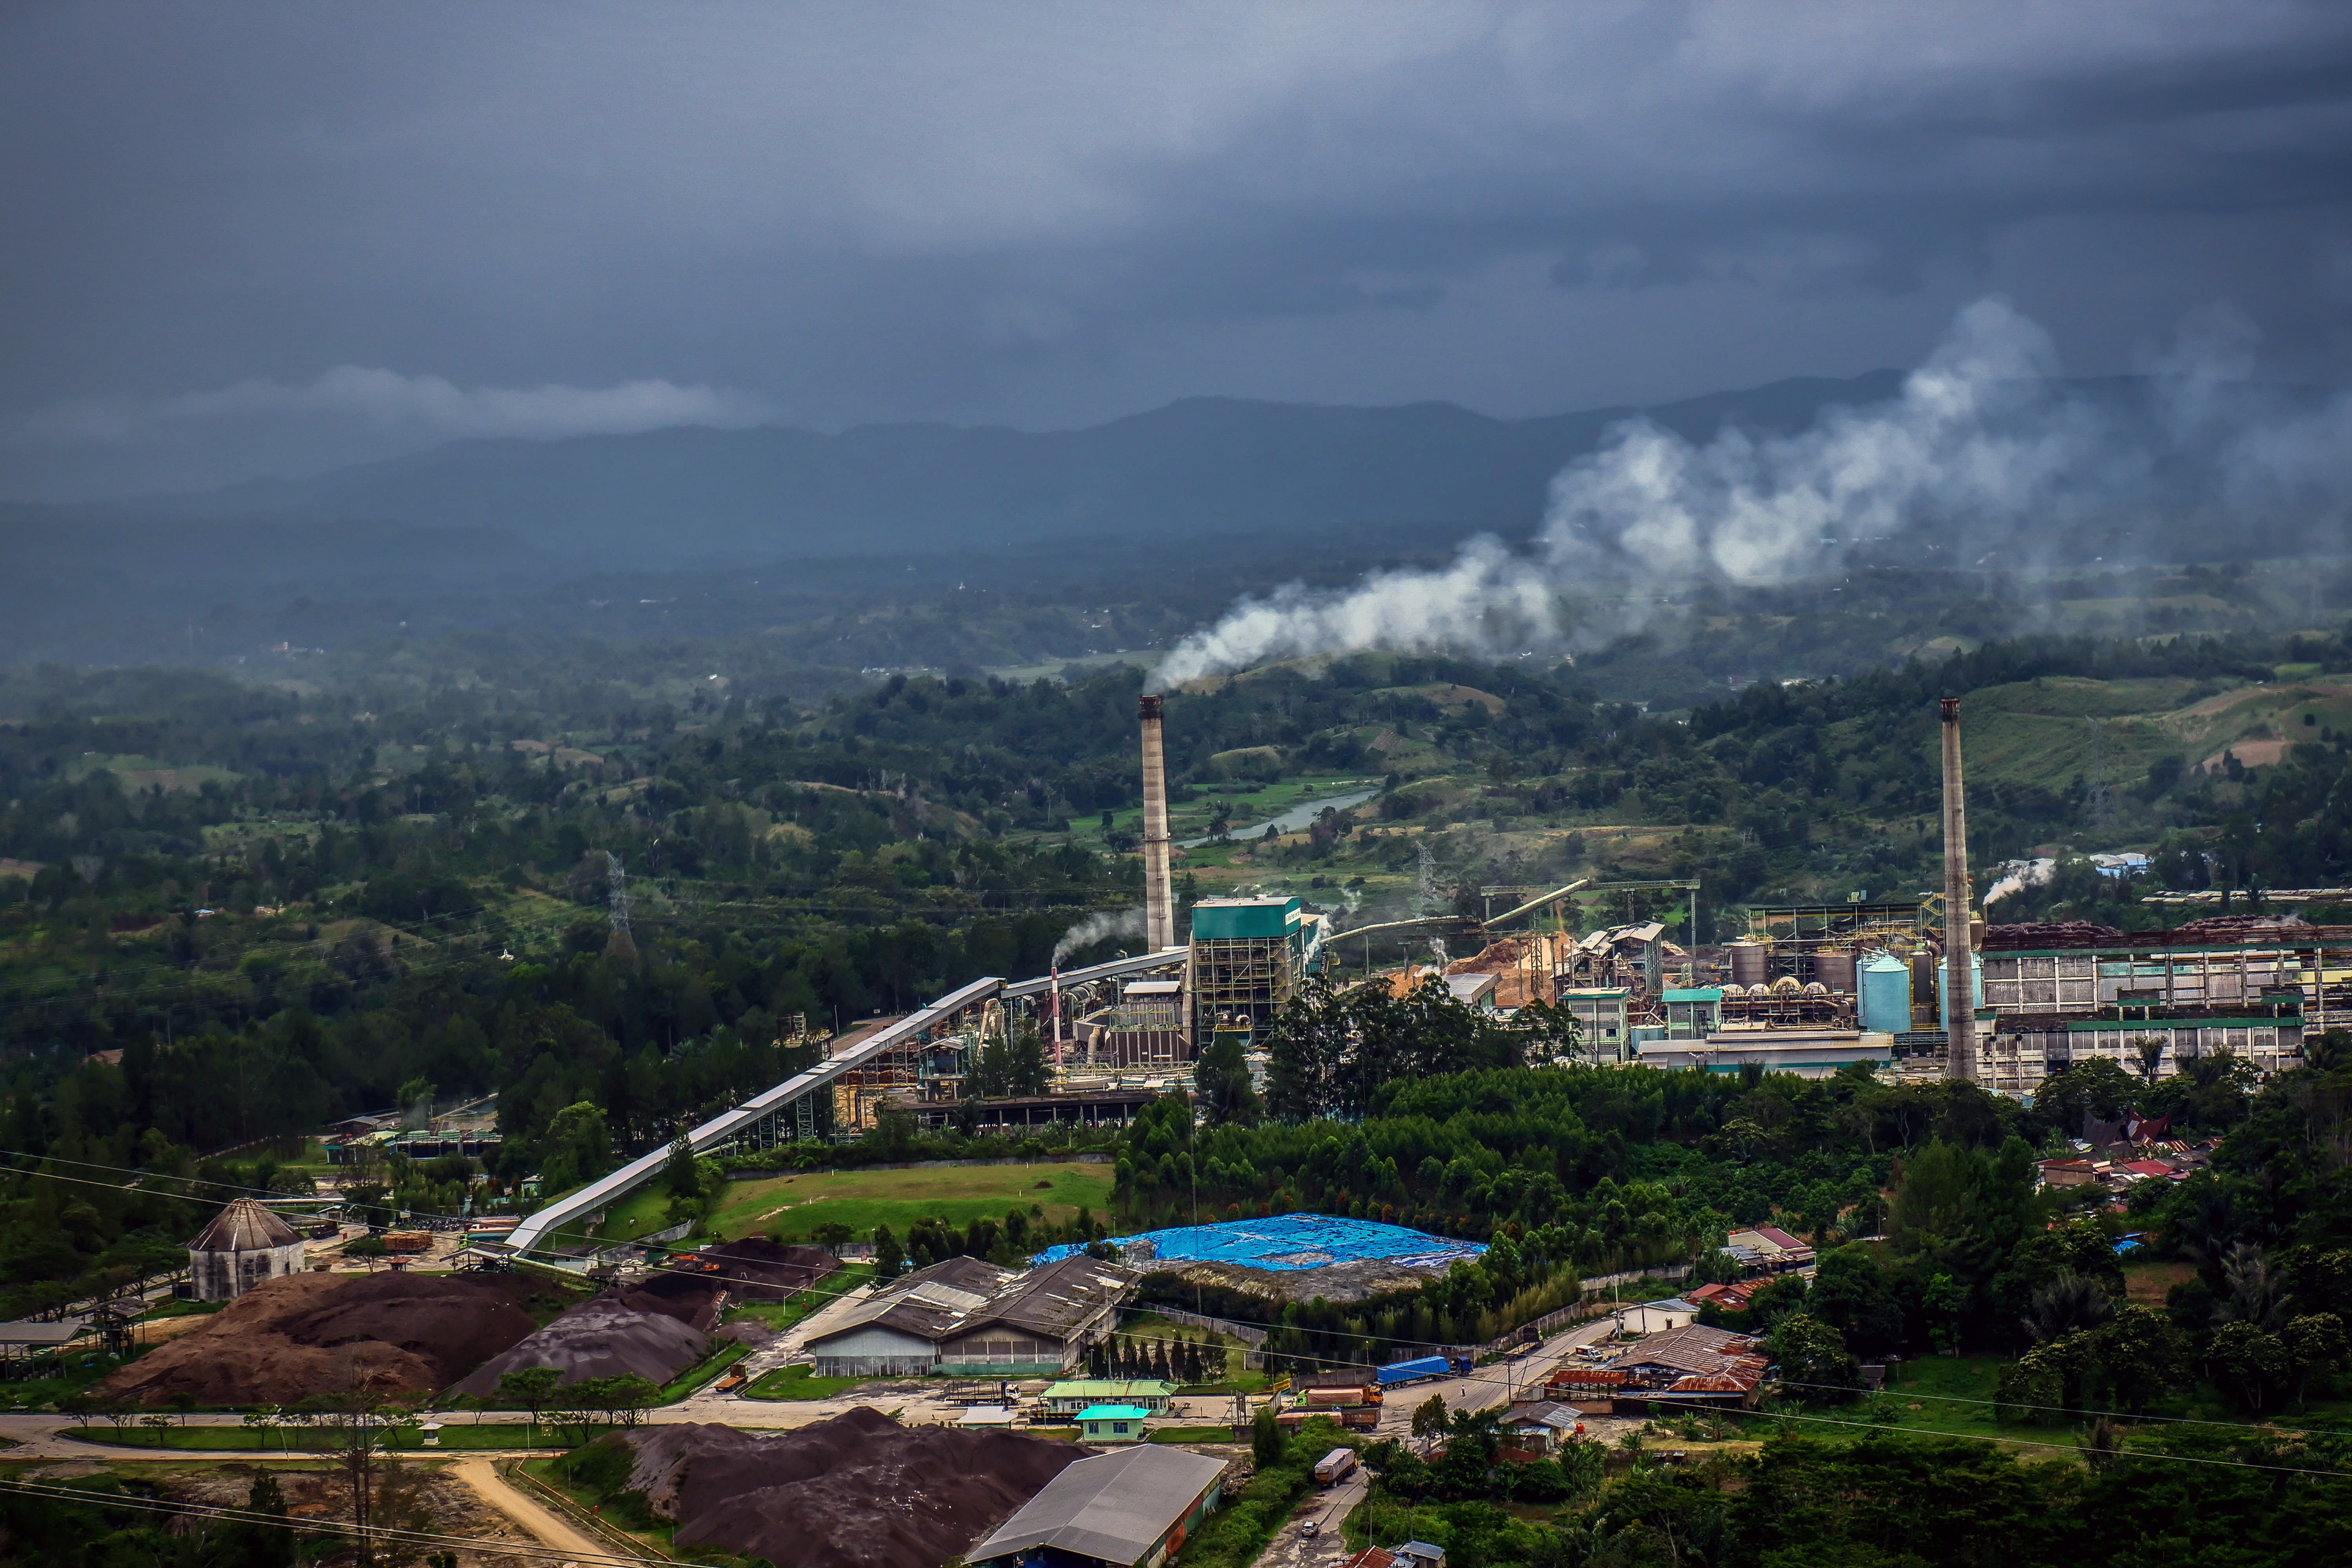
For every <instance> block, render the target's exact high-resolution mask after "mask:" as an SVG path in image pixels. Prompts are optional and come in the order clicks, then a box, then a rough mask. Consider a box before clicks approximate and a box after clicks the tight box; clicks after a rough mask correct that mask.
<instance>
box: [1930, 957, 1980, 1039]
mask: <svg viewBox="0 0 2352 1568" xmlns="http://www.w3.org/2000/svg"><path fill="white" fill-rule="evenodd" d="M1943 977H1944V966H1943V965H1942V964H1940V963H1939V964H1937V966H1936V978H1937V979H1938V980H1941V979H1942V978H1943ZM1942 990H1943V988H1942V987H1941V986H1938V987H1937V1004H1936V1023H1937V1027H1939V1028H1942V1029H1944V1030H1946V1031H1949V1030H1950V1028H1951V1026H1952V1008H1951V1004H1950V1003H1949V1002H1948V1000H1946V999H1944V997H1943V996H1942ZM1969 1004H1970V1011H1971V1012H1973V1011H1974V1010H1975V1009H1976V1008H1979V1007H1982V1006H1983V1005H1984V954H1982V953H1980V952H1970V953H1969Z"/></svg>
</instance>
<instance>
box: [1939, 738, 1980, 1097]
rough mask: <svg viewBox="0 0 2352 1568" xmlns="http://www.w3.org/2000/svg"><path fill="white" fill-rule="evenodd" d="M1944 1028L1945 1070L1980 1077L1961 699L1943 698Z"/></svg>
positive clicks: (1953, 1075)
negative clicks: (1971, 950) (1971, 959)
mask: <svg viewBox="0 0 2352 1568" xmlns="http://www.w3.org/2000/svg"><path fill="white" fill-rule="evenodd" d="M1943 706H1944V1028H1945V1030H1946V1034H1945V1039H1946V1041H1947V1047H1946V1051H1945V1058H1944V1060H1945V1072H1946V1075H1947V1076H1948V1077H1951V1078H1955V1079H1960V1080H1961V1081H1962V1082H1971V1083H1972V1082H1974V1081H1975V1079H1976V1076H1977V998H1976V988H1975V986H1974V985H1972V984H1970V983H1969V946H1970V943H1969V816H1968V802H1967V796H1966V793H1965V791H1964V790H1963V788H1962V786H1961V782H1960V700H1959V699H1958V698H1957V697H1947V698H1945V699H1944V704H1943Z"/></svg>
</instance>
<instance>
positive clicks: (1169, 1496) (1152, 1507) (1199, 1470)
mask: <svg viewBox="0 0 2352 1568" xmlns="http://www.w3.org/2000/svg"><path fill="white" fill-rule="evenodd" d="M1224 1474H1225V1467H1224V1465H1223V1462H1222V1461H1219V1460H1216V1459H1210V1458H1202V1456H1201V1455H1199V1454H1193V1453H1187V1452H1186V1451H1185V1450H1183V1449H1181V1448H1162V1447H1153V1446H1151V1445H1150V1444H1138V1445H1137V1446H1136V1447H1132V1448H1127V1449H1123V1450H1121V1451H1120V1452H1118V1453H1116V1454H1098V1455H1097V1456H1095V1457H1094V1458H1090V1459H1080V1460H1079V1461H1078V1462H1077V1463H1076V1464H1075V1465H1071V1466H1069V1467H1068V1468H1066V1469H1064V1470H1063V1471H1062V1473H1061V1474H1060V1475H1058V1476H1055V1478H1054V1479H1052V1480H1050V1481H1048V1482H1046V1483H1045V1490H1044V1491H1041V1492H1039V1493H1038V1494H1037V1495H1036V1496H1035V1497H1034V1498H1031V1499H1030V1500H1028V1501H1027V1502H1026V1503H1024V1504H1023V1505H1022V1507H1021V1509H1020V1510H1018V1511H1017V1512H1015V1513H1014V1514H1013V1517H1012V1518H1010V1519H1008V1520H1006V1521H1004V1522H1003V1524H1000V1525H998V1526H997V1527H996V1530H995V1531H994V1532H993V1533H992V1534H991V1535H990V1536H989V1537H988V1538H987V1539H986V1540H984V1541H982V1542H980V1543H979V1544H978V1545H977V1546H974V1547H973V1548H972V1549H971V1551H970V1552H966V1553H965V1554H964V1555H965V1559H966V1560H967V1561H968V1562H970V1563H971V1564H972V1565H973V1568H982V1565H983V1564H987V1565H991V1568H1016V1565H1022V1568H1027V1565H1033V1564H1034V1565H1039V1568H1045V1565H1050V1568H1064V1565H1069V1568H1095V1565H1097V1564H1101V1565H1104V1568H1158V1565H1159V1564H1160V1563H1164V1562H1166V1561H1167V1560H1168V1558H1169V1557H1170V1555H1171V1554H1172V1553H1173V1552H1176V1551H1177V1550H1178V1549H1179V1548H1181V1546H1182V1545H1183V1544H1184V1540H1185V1537H1186V1536H1188V1535H1189V1534H1191V1533H1192V1531H1194V1530H1196V1529H1198V1528H1199V1527H1200V1523H1201V1521H1202V1520H1203V1519H1205V1518H1207V1517H1208V1515H1209V1513H1210V1511H1211V1510H1213V1509H1214V1508H1215V1507H1216V1506H1217V1499H1218V1493H1219V1490H1220V1489H1221V1488H1222V1486H1223V1481H1224Z"/></svg>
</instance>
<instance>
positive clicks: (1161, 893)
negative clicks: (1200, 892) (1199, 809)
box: [1142, 695, 1176, 952]
mask: <svg viewBox="0 0 2352 1568" xmlns="http://www.w3.org/2000/svg"><path fill="white" fill-rule="evenodd" d="M1142 718H1143V932H1144V940H1145V941H1146V942H1149V943H1150V948H1149V950H1148V951H1150V952H1163V951H1165V950H1166V949H1168V948H1171V947H1173V946H1175V945H1176V906H1175V903H1174V901H1173V896H1172V892H1171V889H1170V887H1169V885H1168V766H1167V761H1166V758H1165V755H1164V753H1163V752H1162V750H1161V746H1160V699H1159V698H1157V697H1153V696H1150V695H1146V696H1145V698H1144V699H1143V712H1142Z"/></svg>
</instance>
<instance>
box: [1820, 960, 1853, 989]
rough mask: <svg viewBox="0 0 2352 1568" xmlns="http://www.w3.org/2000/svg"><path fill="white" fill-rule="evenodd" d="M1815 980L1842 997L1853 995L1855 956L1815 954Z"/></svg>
mask: <svg viewBox="0 0 2352 1568" xmlns="http://www.w3.org/2000/svg"><path fill="white" fill-rule="evenodd" d="M1813 978H1814V979H1816V980H1818V981H1820V982H1821V983H1822V985H1823V986H1825V987H1827V988H1828V989H1830V990H1832V991H1835V992H1837V993H1839V994H1841V995H1845V996H1851V995H1853V954H1852V953H1850V952H1817V953H1815V954H1813Z"/></svg>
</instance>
